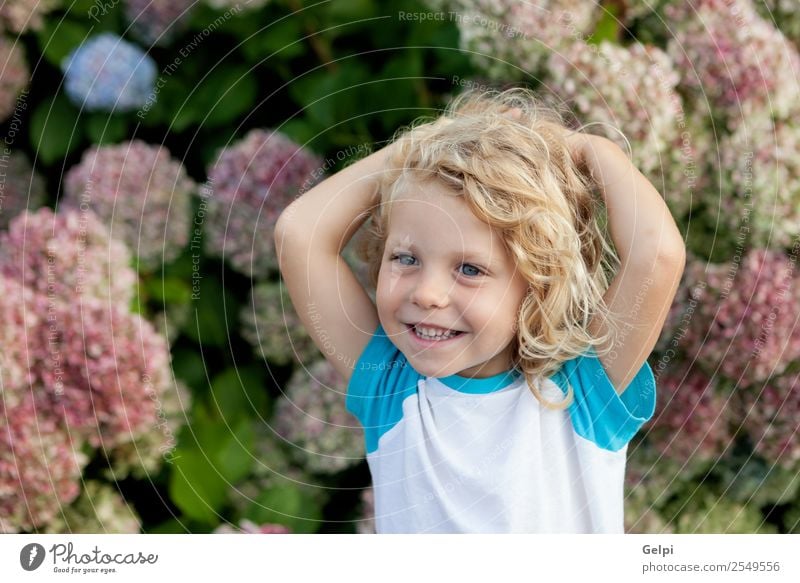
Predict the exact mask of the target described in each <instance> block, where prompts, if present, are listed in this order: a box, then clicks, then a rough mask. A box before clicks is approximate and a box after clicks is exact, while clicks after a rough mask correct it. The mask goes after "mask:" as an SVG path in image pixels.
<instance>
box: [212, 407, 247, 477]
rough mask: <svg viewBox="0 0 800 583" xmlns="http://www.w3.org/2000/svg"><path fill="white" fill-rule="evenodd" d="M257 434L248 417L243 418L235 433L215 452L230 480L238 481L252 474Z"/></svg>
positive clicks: (223, 441)
mask: <svg viewBox="0 0 800 583" xmlns="http://www.w3.org/2000/svg"><path fill="white" fill-rule="evenodd" d="M254 440H255V434H254V433H253V430H252V427H251V423H250V421H249V420H248V419H245V420H242V421H241V422H240V423H239V425H238V426H237V427H236V429H235V432H234V433H233V434H228V436H227V438H226V439H224V440H222V441H221V442H220V444H219V448H218V449H217V450H216V451H215V452H214V453H215V458H214V459H215V461H216V462H217V466H218V468H219V470H220V472H221V473H222V475H223V476H224V477H225V479H226V480H228V482H238V481H239V480H243V479H244V478H246V477H247V476H248V474H250V470H251V469H252V468H253V463H254V462H255V458H254V457H253V454H252V453H251V452H252V449H253V442H254Z"/></svg>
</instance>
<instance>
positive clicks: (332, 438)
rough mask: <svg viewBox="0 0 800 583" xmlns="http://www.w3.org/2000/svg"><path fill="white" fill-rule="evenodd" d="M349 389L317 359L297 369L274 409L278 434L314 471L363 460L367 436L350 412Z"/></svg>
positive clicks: (327, 470)
mask: <svg viewBox="0 0 800 583" xmlns="http://www.w3.org/2000/svg"><path fill="white" fill-rule="evenodd" d="M345 388H346V387H345V383H344V382H343V380H342V378H341V377H340V376H339V374H338V373H337V372H336V370H335V369H334V368H333V366H332V365H331V364H330V363H329V362H328V361H327V360H318V361H316V362H314V363H313V364H310V365H309V366H308V368H307V369H306V368H305V367H301V368H298V369H297V371H296V372H295V373H294V375H293V376H292V378H291V379H290V380H289V383H288V384H287V386H286V393H285V395H284V396H282V397H281V398H280V399H279V400H278V402H277V404H276V406H275V422H274V425H275V430H276V431H277V432H278V434H280V435H281V437H283V438H284V439H285V440H286V441H287V442H288V444H287V445H288V447H290V448H291V450H290V456H291V457H292V458H294V459H295V460H297V461H298V462H299V463H301V464H302V465H303V466H304V467H305V468H307V469H308V470H309V471H312V472H320V473H334V472H338V471H341V470H343V469H345V468H347V467H350V466H352V465H354V464H357V463H359V462H360V461H361V460H362V459H364V432H363V429H361V426H360V425H359V423H358V421H357V420H356V418H355V417H353V416H352V415H351V414H350V413H349V412H348V411H347V410H346V409H345V406H344V400H345V392H344V391H345Z"/></svg>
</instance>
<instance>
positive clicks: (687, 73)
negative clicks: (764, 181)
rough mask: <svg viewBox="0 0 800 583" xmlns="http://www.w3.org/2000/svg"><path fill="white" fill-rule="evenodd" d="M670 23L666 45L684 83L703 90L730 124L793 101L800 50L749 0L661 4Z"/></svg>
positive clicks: (782, 110) (785, 111)
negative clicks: (670, 36) (760, 14)
mask: <svg viewBox="0 0 800 583" xmlns="http://www.w3.org/2000/svg"><path fill="white" fill-rule="evenodd" d="M665 12H666V14H667V16H668V17H669V18H670V21H671V22H673V23H674V25H673V27H672V31H673V34H674V37H673V38H672V39H671V40H670V42H669V44H668V47H667V51H668V52H669V54H670V55H671V56H672V57H673V59H674V60H675V63H676V65H677V69H678V70H679V71H682V72H683V76H682V80H681V82H682V85H683V86H684V87H686V88H688V89H690V90H694V91H696V92H699V93H702V94H703V95H704V96H705V97H706V98H707V99H708V100H709V101H711V103H712V104H713V105H714V106H715V107H716V109H717V111H718V112H719V113H721V114H722V115H724V116H725V117H727V118H728V119H729V122H730V123H731V125H734V124H735V123H738V120H745V119H747V118H748V117H749V116H750V115H752V114H754V113H758V112H760V111H763V110H768V111H770V112H772V113H773V114H774V115H776V116H778V117H786V116H788V115H789V114H790V113H791V112H792V111H794V110H796V107H797V92H798V85H797V84H798V81H797V76H798V74H799V73H800V55H798V53H797V49H796V47H794V46H793V45H791V43H788V42H787V41H786V38H785V37H784V36H783V34H782V33H781V32H780V31H779V30H777V29H776V28H775V27H774V26H773V25H772V24H771V23H769V22H766V21H765V20H764V19H763V18H761V17H760V16H759V15H758V13H757V12H756V11H755V9H754V7H753V4H752V2H750V1H747V0H696V1H695V2H693V3H684V2H676V3H672V4H670V5H668V6H667V7H666V8H665Z"/></svg>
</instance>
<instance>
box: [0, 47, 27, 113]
mask: <svg viewBox="0 0 800 583" xmlns="http://www.w3.org/2000/svg"><path fill="white" fill-rule="evenodd" d="M0 62H2V63H3V74H2V75H0V121H4V120H5V119H7V118H8V117H9V116H10V115H11V112H13V111H14V107H15V106H16V104H17V98H18V97H19V95H20V93H21V92H22V90H23V89H25V87H27V86H28V83H30V80H31V75H30V69H29V68H28V64H27V63H26V62H25V53H24V51H23V49H22V45H21V44H20V43H16V42H12V41H11V40H9V39H7V38H6V37H4V36H2V35H0Z"/></svg>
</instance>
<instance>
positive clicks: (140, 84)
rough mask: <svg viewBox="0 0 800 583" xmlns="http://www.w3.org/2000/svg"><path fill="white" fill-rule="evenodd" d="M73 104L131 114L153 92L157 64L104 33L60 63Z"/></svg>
mask: <svg viewBox="0 0 800 583" xmlns="http://www.w3.org/2000/svg"><path fill="white" fill-rule="evenodd" d="M61 69H62V70H63V71H64V77H65V88H66V91H67V95H68V96H69V98H70V99H71V100H72V102H73V103H74V104H75V105H77V106H79V107H81V108H86V109H87V110H89V111H119V112H124V111H132V110H135V109H138V108H140V107H142V106H143V105H144V104H145V103H146V102H147V98H148V96H149V95H150V93H151V92H152V90H153V86H154V83H155V79H156V64H155V61H153V59H152V58H151V57H150V56H148V55H147V54H146V53H144V52H143V51H142V50H141V49H140V48H138V47H137V46H136V45H134V44H131V43H129V42H127V41H125V40H122V39H121V38H120V37H119V36H117V35H115V34H113V33H110V32H104V33H101V34H98V35H96V36H94V37H92V38H90V39H89V40H87V41H86V42H84V43H83V44H82V45H80V46H79V47H78V48H76V49H75V50H73V51H72V52H71V53H70V54H69V55H68V56H67V57H65V58H64V60H63V61H62V63H61Z"/></svg>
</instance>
